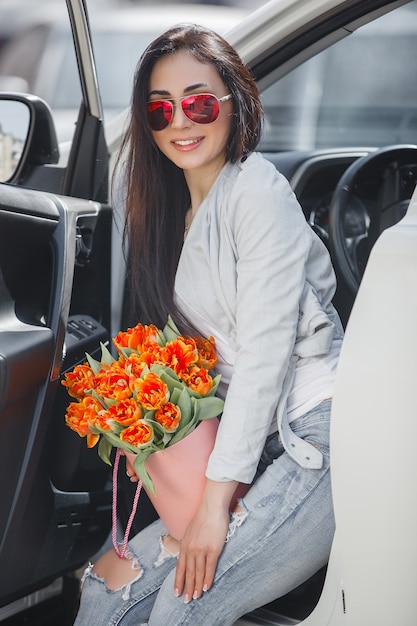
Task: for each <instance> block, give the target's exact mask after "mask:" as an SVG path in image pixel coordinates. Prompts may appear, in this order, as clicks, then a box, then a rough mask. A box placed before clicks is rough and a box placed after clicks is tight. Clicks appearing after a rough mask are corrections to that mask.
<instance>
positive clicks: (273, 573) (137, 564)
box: [75, 401, 334, 626]
mask: <svg viewBox="0 0 417 626" xmlns="http://www.w3.org/2000/svg"><path fill="white" fill-rule="evenodd" d="M330 408H331V402H330V401H324V402H322V403H321V404H319V405H318V406H316V407H315V408H314V409H312V410H311V411H309V412H308V413H306V414H305V415H303V416H302V417H299V418H298V419H296V420H294V422H292V424H291V428H292V429H293V430H294V432H295V433H296V434H297V435H298V436H300V437H302V438H304V439H306V440H307V441H309V442H311V443H313V445H315V446H316V447H318V448H319V450H320V451H321V452H322V453H323V467H322V468H321V469H319V470H317V469H304V468H302V467H300V466H299V465H298V464H297V463H296V462H295V461H294V460H293V459H292V458H291V457H290V456H289V455H288V454H287V453H286V452H285V451H284V449H283V447H282V445H281V443H280V441H279V439H278V437H277V436H276V435H270V436H269V437H268V439H267V441H266V444H265V448H264V451H263V453H262V457H261V462H260V471H261V472H262V473H261V474H260V475H258V476H257V478H256V480H255V482H254V483H253V485H252V487H251V488H250V490H249V491H248V493H247V494H246V495H245V496H244V498H243V499H242V500H240V504H241V507H242V509H243V513H239V514H237V513H236V514H233V513H232V514H231V522H230V526H229V539H228V541H227V542H226V543H225V545H224V549H223V552H222V553H221V555H220V557H219V560H218V564H217V569H216V576H215V580H214V583H213V586H212V587H211V588H210V589H209V591H207V592H205V593H203V595H202V596H201V598H199V599H198V600H192V601H191V602H190V603H188V604H185V603H184V600H183V598H182V597H176V596H175V595H174V577H175V566H176V562H177V555H176V554H171V553H170V552H169V550H167V549H166V545H165V544H164V540H163V537H164V535H166V530H165V528H164V526H163V524H162V522H161V521H160V520H157V521H156V522H154V523H153V524H151V525H150V526H148V527H147V528H145V529H144V530H142V531H141V532H140V533H139V534H138V535H136V536H135V537H134V538H133V539H132V540H131V541H130V542H129V550H130V558H131V559H132V567H133V568H136V572H137V574H136V572H133V574H132V579H133V580H132V581H131V582H130V583H128V584H127V585H124V586H123V587H122V588H121V589H117V590H111V589H109V588H107V586H106V584H105V581H104V580H102V579H100V578H99V577H98V576H97V575H95V574H94V573H92V572H91V568H92V566H90V567H89V568H87V570H86V572H85V574H84V577H83V587H82V594H81V603H80V609H79V612H78V616H77V619H76V621H75V626H92V625H94V626H116V625H117V626H146V625H148V626H177V625H179V624H188V625H189V626H231V625H232V624H233V623H234V622H235V621H236V620H237V619H238V618H239V617H241V616H242V615H244V614H245V613H248V612H249V611H252V610H254V609H255V608H257V607H259V606H262V605H264V604H266V603H268V602H271V601H272V600H274V599H275V598H278V597H280V596H282V595H285V594H286V593H288V592H289V591H291V590H292V589H294V588H295V587H297V586H298V585H299V584H301V583H302V582H304V581H305V580H307V579H308V578H309V577H310V576H312V575H313V574H314V573H315V572H316V571H318V570H319V569H320V568H321V567H322V566H323V565H325V564H326V562H327V560H328V557H329V554H330V547H331V543H332V539H333V533H334V518H333V508H332V498H331V487H330V471H329V418H330Z"/></svg>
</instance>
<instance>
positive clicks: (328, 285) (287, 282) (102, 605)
mask: <svg viewBox="0 0 417 626" xmlns="http://www.w3.org/2000/svg"><path fill="white" fill-rule="evenodd" d="M261 118H262V111H261V106H260V101H259V94H258V91H257V87H256V84H255V82H254V81H253V79H252V78H251V76H250V74H249V73H248V71H247V69H246V68H245V67H244V65H243V63H242V61H241V60H240V58H239V57H238V55H237V53H236V52H235V51H234V50H233V48H231V47H230V45H229V44H228V43H227V42H226V41H224V40H223V39H222V38H221V37H219V36H218V35H216V34H215V33H213V32H211V31H208V30H206V29H204V28H200V27H197V26H193V25H185V26H178V27H175V28H173V29H171V30H169V31H168V32H166V33H165V34H164V35H162V36H161V37H159V38H158V39H157V40H156V41H154V42H153V43H152V44H151V45H150V46H149V47H148V49H147V50H146V51H145V53H144V55H143V57H142V59H141V61H140V63H139V66H138V69H137V72H136V76H135V84H134V91H133V100H132V106H131V121H130V125H129V128H128V131H127V134H126V138H125V142H124V146H123V151H127V152H124V153H127V163H126V171H127V200H126V207H127V214H126V230H125V233H126V237H127V242H128V246H129V278H130V286H131V293H132V321H134V322H137V321H141V322H142V323H154V324H157V325H159V326H163V325H164V324H165V322H166V319H167V315H168V314H171V315H172V316H173V318H174V319H175V321H176V323H177V325H178V326H179V327H180V328H181V329H182V330H183V331H184V330H188V329H196V330H197V331H198V333H199V334H201V335H205V336H209V335H213V336H214V338H215V340H216V348H217V353H218V357H219V364H218V370H219V372H220V373H221V374H222V394H223V395H224V398H225V407H224V413H223V415H222V419H221V424H220V428H219V431H218V435H217V439H216V443H215V447H214V450H213V452H212V454H211V457H210V459H209V463H208V467H207V472H206V478H207V480H206V487H205V490H204V493H203V496H202V499H201V503H200V506H199V509H198V511H197V513H196V515H195V517H194V519H193V520H192V521H191V523H190V525H189V527H188V528H187V531H186V533H185V536H184V538H183V540H182V541H181V543H179V542H177V541H176V540H175V539H173V538H172V537H169V536H167V535H166V531H165V530H164V528H163V526H162V523H161V522H160V521H159V520H158V521H157V522H155V523H154V524H152V525H151V526H149V527H148V528H146V529H145V530H144V531H142V532H141V533H139V535H137V536H136V537H135V538H133V540H132V541H131V542H130V543H129V553H128V555H127V557H126V558H123V559H120V558H118V557H117V555H116V553H115V552H114V551H113V550H111V551H110V552H108V553H106V554H105V555H104V556H102V557H101V558H100V559H99V560H98V561H97V563H96V564H95V565H94V566H92V565H91V566H90V567H89V568H88V569H87V571H86V573H85V575H84V579H83V593H82V598H81V606H80V611H79V614H78V618H77V621H76V624H77V626H79V625H81V624H88V625H89V626H90V624H93V623H94V624H96V625H99V624H103V625H105V626H109V624H120V625H122V626H127V625H130V624H135V625H137V624H149V625H150V626H165V625H166V624H169V625H170V626H175V625H176V624H193V625H196V624H198V625H204V626H210V625H215V624H216V625H219V624H221V625H224V626H226V625H229V624H233V623H234V621H235V620H236V619H237V618H238V617H239V616H241V615H243V614H244V613H246V612H248V611H250V610H252V609H254V608H255V607H258V606H260V605H262V604H265V603H266V602H269V601H271V600H273V599H274V598H277V597H279V596H281V595H284V594H285V593H287V592H289V591H290V590H291V589H293V588H294V587H296V586H297V585H299V584H300V583H301V582H303V581H304V580H306V579H307V578H309V577H310V576H311V575H312V574H313V573H315V572H316V571H317V570H318V569H319V568H321V567H322V566H323V565H324V564H325V563H326V561H327V559H328V556H329V551H330V546H331V542H332V537H333V531H334V520H333V512H332V502H331V491H330V477H329V448H328V437H329V417H330V406H331V403H330V398H331V396H332V390H333V382H334V375H335V368H336V363H337V357H338V352H339V349H340V343H341V338H342V328H341V325H340V321H339V318H338V316H337V314H336V312H335V310H334V309H333V307H332V304H331V299H332V297H333V294H334V290H335V278H334V273H333V270H332V267H331V264H330V260H329V256H328V253H327V251H326V249H325V247H324V246H323V245H322V243H321V242H320V241H319V239H318V238H317V237H316V236H315V235H314V233H313V232H312V230H311V229H310V228H309V226H308V225H307V223H306V221H305V218H304V216H303V213H302V211H301V208H300V206H299V205H298V203H297V201H296V199H295V197H294V195H293V193H292V191H291V189H290V187H289V185H288V182H287V181H286V180H285V179H284V178H283V176H281V175H280V174H279V173H278V172H277V171H276V169H275V168H274V167H273V165H271V164H269V163H268V162H267V161H266V160H264V159H263V157H262V156H261V155H260V154H258V153H256V152H254V150H255V148H256V146H257V143H258V140H259V134H260V128H261ZM127 471H128V474H129V475H133V474H134V470H133V465H132V463H131V459H127ZM133 479H134V480H135V479H136V477H133ZM239 482H241V483H246V484H248V485H251V487H250V489H249V491H248V493H247V494H246V496H245V497H244V498H243V499H241V500H240V501H239V502H238V504H237V505H236V508H235V509H234V511H232V513H231V514H229V504H230V501H231V498H232V496H233V494H234V492H235V489H236V486H237V485H238V483H239Z"/></svg>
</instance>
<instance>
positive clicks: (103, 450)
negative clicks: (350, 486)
mask: <svg viewBox="0 0 417 626" xmlns="http://www.w3.org/2000/svg"><path fill="white" fill-rule="evenodd" d="M112 448H113V446H112V444H111V443H110V441H108V440H107V439H105V438H104V437H102V438H101V439H100V442H99V444H98V455H99V457H100V459H101V460H102V461H104V462H105V463H106V464H107V465H110V466H111V460H110V454H111V451H112Z"/></svg>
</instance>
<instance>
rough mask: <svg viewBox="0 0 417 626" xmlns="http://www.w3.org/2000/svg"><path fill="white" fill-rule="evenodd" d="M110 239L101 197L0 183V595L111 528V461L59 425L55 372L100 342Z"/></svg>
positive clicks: (26, 585) (104, 337)
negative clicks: (92, 198) (108, 463)
mask: <svg viewBox="0 0 417 626" xmlns="http://www.w3.org/2000/svg"><path fill="white" fill-rule="evenodd" d="M110 245H111V210H110V207H109V206H107V205H101V204H99V203H97V202H91V201H89V200H83V199H78V198H70V197H64V196H57V195H54V194H50V193H43V192H39V191H34V190H29V189H22V188H17V187H13V186H11V185H5V184H2V185H0V491H1V494H2V506H1V507H0V538H1V539H0V562H1V563H2V568H1V569H0V605H4V604H6V603H8V602H10V601H12V600H13V599H14V598H15V597H19V595H21V594H22V593H23V592H24V593H28V592H29V591H30V589H31V588H32V587H33V589H35V588H39V586H40V585H42V584H46V583H47V582H48V581H51V580H53V579H54V578H55V577H57V576H60V575H62V574H63V573H65V572H66V571H71V570H74V569H75V568H76V567H79V566H80V565H82V564H83V563H84V562H85V561H86V559H87V558H88V556H89V555H91V554H93V553H94V552H95V551H96V550H98V549H99V547H100V546H101V545H102V543H103V542H104V540H105V538H106V536H107V533H108V530H109V523H110V489H109V485H108V473H109V469H108V467H107V466H106V465H105V464H104V463H103V462H102V461H101V460H100V459H99V458H98V455H97V454H94V452H91V451H87V450H86V444H85V441H84V440H83V439H82V438H80V437H78V436H77V435H76V434H75V433H72V432H71V431H70V430H69V429H68V428H67V427H66V425H65V420H64V416H65V409H66V406H67V404H68V402H69V400H70V399H69V397H68V395H67V393H66V390H65V389H64V387H63V386H62V385H61V384H60V382H61V379H62V375H63V373H64V372H65V371H66V370H68V369H72V368H73V367H74V365H75V364H76V363H78V362H80V361H82V360H85V352H86V351H87V352H90V353H92V354H96V355H97V354H98V351H99V347H100V341H103V342H104V343H108V340H109V332H108V328H109V316H110V312H109V310H110V287H109V285H110V280H109V276H110V254H109V251H110ZM87 453H88V454H87ZM17 546H18V547H19V549H18V550H17V549H16V547H17Z"/></svg>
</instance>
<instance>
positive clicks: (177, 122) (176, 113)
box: [171, 102, 192, 128]
mask: <svg viewBox="0 0 417 626" xmlns="http://www.w3.org/2000/svg"><path fill="white" fill-rule="evenodd" d="M191 124H192V122H191V120H190V118H188V117H187V116H186V115H185V113H184V111H183V110H182V106H181V103H180V102H176V103H175V104H174V110H173V114H172V120H171V126H173V127H174V128H187V127H189V126H191Z"/></svg>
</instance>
